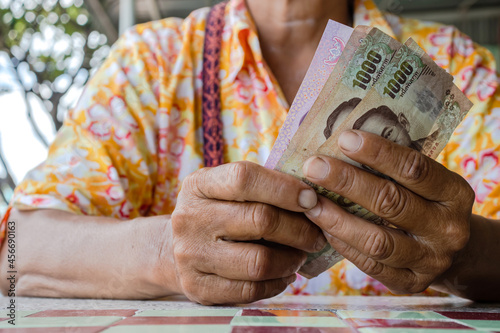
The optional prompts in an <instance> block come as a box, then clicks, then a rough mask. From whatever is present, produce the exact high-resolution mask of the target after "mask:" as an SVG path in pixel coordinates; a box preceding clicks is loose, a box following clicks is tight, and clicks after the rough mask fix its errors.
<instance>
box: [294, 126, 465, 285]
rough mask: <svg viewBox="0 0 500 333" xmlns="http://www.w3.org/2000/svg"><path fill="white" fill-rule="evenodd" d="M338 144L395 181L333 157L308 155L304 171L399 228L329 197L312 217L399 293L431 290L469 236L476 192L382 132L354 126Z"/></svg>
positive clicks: (349, 256)
mask: <svg viewBox="0 0 500 333" xmlns="http://www.w3.org/2000/svg"><path fill="white" fill-rule="evenodd" d="M339 146H340V148H341V149H342V151H343V153H344V154H345V155H346V156H348V157H349V158H351V159H353V160H355V161H357V162H359V163H361V164H364V165H367V166H369V167H370V168H372V169H374V170H377V171H379V172H381V173H383V174H385V175H387V176H389V177H391V178H392V179H394V180H395V181H396V182H397V183H396V182H392V181H390V180H387V179H383V178H380V177H378V176H376V175H374V174H371V173H369V172H366V171H364V170H361V169H360V168H357V167H355V166H352V165H350V164H347V163H345V162H342V161H340V160H337V159H335V158H331V157H327V156H317V157H312V158H311V159H309V160H308V161H307V162H306V164H305V165H304V175H306V177H307V179H308V180H310V181H311V182H313V183H315V184H318V185H320V186H323V187H324V188H326V189H328V190H330V191H333V192H335V193H337V194H340V195H342V196H344V197H346V198H348V199H349V200H351V201H353V202H356V203H358V204H359V205H361V206H363V207H365V208H366V209H368V210H369V211H371V212H373V213H375V214H377V215H378V216H380V217H382V218H383V219H385V220H387V221H388V222H390V223H391V224H393V225H394V226H397V227H398V229H394V228H389V227H383V226H377V225H375V224H372V223H370V222H367V221H365V220H363V219H361V218H359V217H356V216H354V215H351V214H349V213H347V212H346V211H344V210H343V209H342V208H341V207H339V206H337V205H336V204H334V203H333V202H332V201H330V200H328V199H326V198H324V197H320V198H319V201H318V205H317V206H316V207H315V208H313V209H312V210H310V211H309V212H307V213H306V214H307V217H308V218H309V219H310V220H311V221H313V222H314V223H315V224H317V225H318V226H319V227H320V228H321V229H322V230H323V231H324V234H325V236H326V237H327V239H328V241H329V242H330V244H331V245H332V247H333V248H335V249H336V250H337V251H338V252H339V253H340V254H342V255H343V256H344V257H345V258H347V259H348V260H350V261H351V262H352V263H353V264H355V265H356V266H357V267H358V268H359V269H361V270H362V271H364V272H365V273H367V274H368V275H370V276H372V277H373V278H375V279H377V280H379V281H380V282H382V283H383V284H384V285H385V286H387V287H388V288H389V289H390V290H391V291H393V292H394V293H418V292H421V291H423V290H425V289H426V288H427V287H429V286H430V285H431V284H432V283H434V282H435V281H436V280H437V279H438V278H439V276H440V275H442V274H443V273H444V272H445V271H446V270H448V268H449V267H450V266H451V265H452V263H453V259H454V256H455V254H456V253H457V252H458V251H460V250H461V249H463V248H464V247H465V245H466V244H467V242H468V240H469V236H470V220H471V215H472V205H473V203H474V197H475V196H474V191H473V190H472V188H471V187H470V186H469V184H468V183H467V182H466V181H465V180H464V179H463V178H462V177H460V176H459V175H458V174H456V173H454V172H451V171H449V170H448V169H446V168H445V167H444V166H442V165H441V164H439V163H438V162H436V161H434V160H432V159H430V158H428V157H426V156H424V155H422V154H421V153H419V152H417V151H415V150H412V149H410V148H407V147H403V146H400V145H397V144H395V143H393V142H390V141H388V140H386V139H383V138H381V137H379V136H377V135H374V134H370V133H366V132H361V131H348V132H345V133H343V134H342V135H341V137H340V139H339Z"/></svg>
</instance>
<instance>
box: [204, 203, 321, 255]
mask: <svg viewBox="0 0 500 333" xmlns="http://www.w3.org/2000/svg"><path fill="white" fill-rule="evenodd" d="M211 211H212V214H213V216H215V217H216V218H214V221H213V222H212V223H213V225H214V227H216V228H217V229H216V230H215V231H214V233H215V234H216V235H218V237H219V238H222V239H225V240H233V241H250V240H260V239H265V240H267V241H270V242H274V243H278V244H282V245H286V246H290V247H292V248H296V249H300V250H303V251H306V252H317V251H320V250H321V249H322V248H323V247H324V246H325V244H326V240H325V238H324V237H323V234H322V232H321V230H320V229H319V228H318V227H317V226H316V225H315V224H314V223H311V221H309V219H307V218H306V217H305V216H304V214H301V213H295V212H290V211H286V210H284V209H280V208H277V207H274V206H270V205H266V204H262V203H230V202H223V201H221V202H217V203H214V204H213V205H212V206H211Z"/></svg>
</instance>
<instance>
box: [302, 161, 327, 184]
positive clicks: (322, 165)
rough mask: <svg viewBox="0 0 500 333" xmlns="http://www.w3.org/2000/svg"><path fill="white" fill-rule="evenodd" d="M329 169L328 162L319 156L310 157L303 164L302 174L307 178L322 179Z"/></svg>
mask: <svg viewBox="0 0 500 333" xmlns="http://www.w3.org/2000/svg"><path fill="white" fill-rule="evenodd" d="M329 171H330V167H329V166H328V164H326V162H325V161H324V160H323V159H321V158H319V157H311V158H310V159H308V160H307V161H306V163H305V164H304V174H305V175H306V177H309V178H315V179H324V178H326V176H327V175H328V172H329Z"/></svg>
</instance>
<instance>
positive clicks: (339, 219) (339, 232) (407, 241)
mask: <svg viewBox="0 0 500 333" xmlns="http://www.w3.org/2000/svg"><path fill="white" fill-rule="evenodd" d="M306 215H307V216H308V217H309V219H310V220H311V221H313V222H314V223H315V224H317V225H318V226H319V227H320V228H321V229H322V230H324V231H325V232H326V233H327V234H328V235H331V236H333V237H335V238H336V239H338V240H339V241H342V242H343V243H344V244H347V245H349V246H350V247H352V248H354V249H356V250H357V251H358V252H359V253H360V254H363V255H364V256H365V257H367V258H370V259H373V260H375V261H378V262H380V263H382V264H384V265H389V266H391V267H396V268H410V267H411V268H412V269H416V270H422V269H425V265H426V263H427V260H426V259H427V251H426V250H425V248H424V246H423V245H422V244H420V243H419V242H418V241H417V240H416V239H415V238H413V237H411V236H409V235H408V234H406V233H404V232H403V231H402V230H397V229H392V228H389V227H384V226H378V225H375V224H373V223H370V222H368V221H366V220H363V219H362V218H359V217H357V216H354V215H352V214H350V213H348V212H346V211H345V210H344V209H342V208H341V207H339V206H337V205H336V204H334V203H333V202H332V201H330V200H328V199H327V198H324V197H321V198H319V202H318V205H317V206H316V207H315V208H314V209H312V210H311V211H309V212H308V213H306Z"/></svg>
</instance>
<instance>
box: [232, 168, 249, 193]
mask: <svg viewBox="0 0 500 333" xmlns="http://www.w3.org/2000/svg"><path fill="white" fill-rule="evenodd" d="M228 167H229V171H228V180H229V184H230V186H231V187H232V188H233V190H234V191H236V193H246V192H247V191H248V189H249V188H250V186H251V185H252V184H253V182H252V179H253V174H254V172H253V171H252V170H253V168H254V165H253V163H250V162H246V161H243V162H235V163H231V164H230V165H228Z"/></svg>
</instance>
